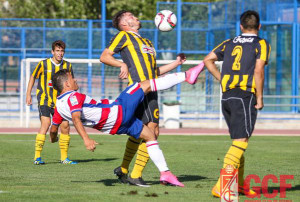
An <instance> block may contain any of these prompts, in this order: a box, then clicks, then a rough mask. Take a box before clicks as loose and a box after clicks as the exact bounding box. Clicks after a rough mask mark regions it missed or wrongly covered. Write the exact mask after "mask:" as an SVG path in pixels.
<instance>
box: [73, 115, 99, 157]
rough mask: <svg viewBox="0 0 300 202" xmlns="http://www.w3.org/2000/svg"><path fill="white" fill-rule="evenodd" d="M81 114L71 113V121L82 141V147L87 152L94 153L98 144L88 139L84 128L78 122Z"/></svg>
mask: <svg viewBox="0 0 300 202" xmlns="http://www.w3.org/2000/svg"><path fill="white" fill-rule="evenodd" d="M80 116H81V112H80V111H77V112H73V113H72V121H73V123H74V126H75V128H76V130H77V132H78V134H79V135H80V136H81V138H82V139H83V141H84V145H85V147H86V149H87V150H90V151H92V152H93V151H94V150H95V149H96V145H97V144H98V143H97V142H96V141H95V140H92V139H90V137H89V136H88V134H87V133H86V131H85V129H84V126H83V124H82V122H81V120H80Z"/></svg>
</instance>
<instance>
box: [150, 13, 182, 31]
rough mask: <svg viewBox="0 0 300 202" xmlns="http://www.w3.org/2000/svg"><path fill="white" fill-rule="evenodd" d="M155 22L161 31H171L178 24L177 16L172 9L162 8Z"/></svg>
mask: <svg viewBox="0 0 300 202" xmlns="http://www.w3.org/2000/svg"><path fill="white" fill-rule="evenodd" d="M154 23H155V25H156V27H157V29H159V30H160V31H162V32H169V31H171V30H172V29H174V27H175V26H176V23H177V17H176V15H175V14H174V13H173V12H172V11H169V10H162V11H160V12H158V13H157V14H156V16H155V18H154Z"/></svg>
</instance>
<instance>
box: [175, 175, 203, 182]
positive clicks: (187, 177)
mask: <svg viewBox="0 0 300 202" xmlns="http://www.w3.org/2000/svg"><path fill="white" fill-rule="evenodd" d="M177 178H178V180H179V181H180V182H188V181H198V180H204V179H208V178H207V177H203V176H200V175H179V176H177Z"/></svg>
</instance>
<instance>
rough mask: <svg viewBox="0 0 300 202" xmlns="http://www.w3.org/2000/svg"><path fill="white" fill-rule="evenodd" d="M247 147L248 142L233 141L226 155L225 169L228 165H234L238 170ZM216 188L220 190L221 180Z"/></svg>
mask: <svg viewBox="0 0 300 202" xmlns="http://www.w3.org/2000/svg"><path fill="white" fill-rule="evenodd" d="M247 147H248V142H241V141H233V142H232V145H231V146H230V148H229V150H228V152H227V153H226V155H225V158H224V164H223V168H225V167H226V166H227V165H232V166H233V167H234V168H236V169H238V168H239V166H240V163H241V159H242V157H243V154H244V152H245V151H246V149H247ZM242 172H243V170H242ZM216 186H217V187H218V188H220V178H219V179H218V182H217V184H216Z"/></svg>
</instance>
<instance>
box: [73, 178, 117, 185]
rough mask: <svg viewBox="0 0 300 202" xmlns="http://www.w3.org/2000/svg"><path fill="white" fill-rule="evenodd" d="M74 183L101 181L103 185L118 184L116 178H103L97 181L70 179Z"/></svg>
mask: <svg viewBox="0 0 300 202" xmlns="http://www.w3.org/2000/svg"><path fill="white" fill-rule="evenodd" d="M71 182H75V183H103V184H104V185H105V186H115V184H120V182H119V180H117V179H104V180H97V181H71Z"/></svg>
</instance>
